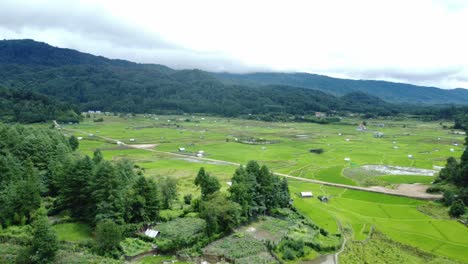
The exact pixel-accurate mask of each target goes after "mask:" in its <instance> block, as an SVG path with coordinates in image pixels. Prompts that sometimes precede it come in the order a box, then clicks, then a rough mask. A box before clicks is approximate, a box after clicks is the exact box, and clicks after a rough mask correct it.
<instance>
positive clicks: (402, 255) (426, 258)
mask: <svg viewBox="0 0 468 264" xmlns="http://www.w3.org/2000/svg"><path fill="white" fill-rule="evenodd" d="M339 260H340V263H343V264H355V263H376V264H379V263H381V264H401V263H415V264H426V263H431V264H436V263H437V264H438V263H444V264H458V263H459V262H457V261H453V260H449V259H447V258H443V257H438V256H435V255H433V254H430V253H427V252H424V251H421V250H419V249H417V248H415V247H410V246H407V245H403V244H401V243H397V242H395V241H393V240H391V239H389V238H388V237H386V236H385V235H383V234H382V233H378V232H376V233H374V234H373V236H372V239H370V240H368V241H366V242H356V241H349V242H348V243H347V244H346V248H345V251H343V253H342V254H341V255H340V257H339Z"/></svg>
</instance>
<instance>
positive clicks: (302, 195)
mask: <svg viewBox="0 0 468 264" xmlns="http://www.w3.org/2000/svg"><path fill="white" fill-rule="evenodd" d="M301 197H302V198H311V197H314V195H313V194H312V192H301Z"/></svg>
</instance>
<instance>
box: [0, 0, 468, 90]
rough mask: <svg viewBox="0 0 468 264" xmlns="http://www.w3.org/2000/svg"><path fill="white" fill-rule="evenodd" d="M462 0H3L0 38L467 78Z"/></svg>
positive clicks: (164, 58) (181, 62) (367, 73)
mask: <svg viewBox="0 0 468 264" xmlns="http://www.w3.org/2000/svg"><path fill="white" fill-rule="evenodd" d="M467 32H468V1H464V0H460V1H458V0H445V1H444V0H433V1H430V0H404V1H399V0H389V1H377V0H368V1H366V0H363V1H359V0H354V1H348V0H343V1H335V0H327V1H314V0H304V1H295V0H285V1H274V0H265V1H258V0H247V1H243V0H231V1H224V0H212V1H208V0H187V1H180V0H166V1H155V0H152V1H139V0H126V1H117V0H109V1H106V0H94V1H69V0H56V1H53V0H38V1H34V0H30V1H23V0H0V38H2V39H17V38H32V39H35V40H38V41H44V42H47V43H49V44H51V45H54V46H59V47H65V48H73V49H77V50H80V51H84V52H89V53H93V54H96V55H102V56H106V57H110V58H121V59H127V60H131V61H136V62H145V63H159V64H164V65H167V66H170V67H173V68H177V69H182V68H201V69H204V70H211V71H229V72H252V71H288V72H292V71H299V72H310V73H318V74H325V75H330V76H335V77H344V78H352V79H381V80H390V81H399V82H409V83H414V84H421V85H431V86H439V87H442V88H456V87H462V88H468V33H467Z"/></svg>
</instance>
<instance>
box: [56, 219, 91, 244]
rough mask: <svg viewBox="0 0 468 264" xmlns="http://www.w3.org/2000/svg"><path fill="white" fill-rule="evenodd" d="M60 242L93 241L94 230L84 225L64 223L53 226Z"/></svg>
mask: <svg viewBox="0 0 468 264" xmlns="http://www.w3.org/2000/svg"><path fill="white" fill-rule="evenodd" d="M53 227H54V229H55V231H56V232H57V238H58V240H60V241H68V242H85V241H89V240H91V239H92V230H91V227H89V226H88V225H86V224H83V223H64V224H57V225H54V226H53Z"/></svg>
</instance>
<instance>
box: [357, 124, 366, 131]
mask: <svg viewBox="0 0 468 264" xmlns="http://www.w3.org/2000/svg"><path fill="white" fill-rule="evenodd" d="M356 130H357V131H366V130H367V127H366V125H364V123H360V124H359V126H358V127H357V128H356Z"/></svg>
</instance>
